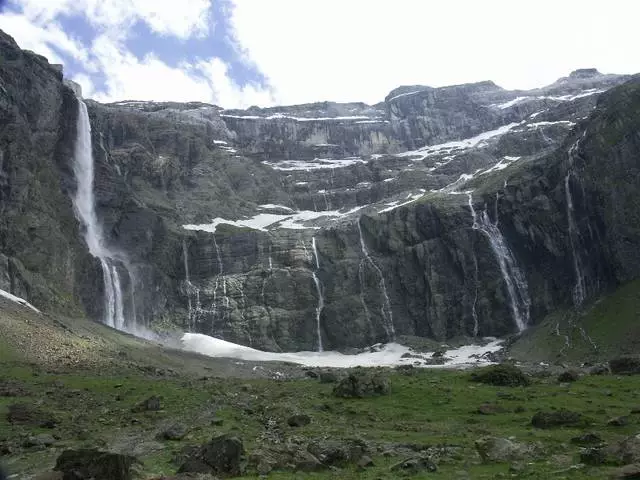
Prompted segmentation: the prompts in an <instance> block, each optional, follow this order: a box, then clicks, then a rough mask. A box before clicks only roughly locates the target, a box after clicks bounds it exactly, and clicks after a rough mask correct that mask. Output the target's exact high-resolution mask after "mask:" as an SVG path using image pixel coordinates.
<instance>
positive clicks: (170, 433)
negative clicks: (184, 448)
mask: <svg viewBox="0 0 640 480" xmlns="http://www.w3.org/2000/svg"><path fill="white" fill-rule="evenodd" d="M187 432H188V429H187V427H186V426H184V425H182V424H180V423H176V424H174V425H171V426H169V427H167V428H165V429H163V430H162V431H161V432H160V433H159V434H158V439H160V440H182V439H183V438H184V437H185V436H186V435H187Z"/></svg>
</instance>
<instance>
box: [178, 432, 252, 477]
mask: <svg viewBox="0 0 640 480" xmlns="http://www.w3.org/2000/svg"><path fill="white" fill-rule="evenodd" d="M244 453H245V451H244V445H243V443H242V440H240V439H239V438H238V437H234V436H231V435H221V436H219V437H215V438H213V439H212V440H211V441H210V442H208V443H206V444H204V445H202V446H201V447H199V448H196V449H194V450H193V451H192V452H191V453H190V454H189V455H188V456H187V458H186V460H185V461H184V463H183V464H182V466H181V467H180V469H179V470H178V473H212V474H215V475H218V476H220V477H224V478H229V477H233V476H239V475H241V474H242V473H243V471H244Z"/></svg>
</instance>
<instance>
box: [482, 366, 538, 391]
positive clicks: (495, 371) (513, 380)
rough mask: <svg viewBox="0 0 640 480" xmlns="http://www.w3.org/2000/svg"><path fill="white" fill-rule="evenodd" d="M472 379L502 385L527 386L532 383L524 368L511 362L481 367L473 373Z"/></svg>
mask: <svg viewBox="0 0 640 480" xmlns="http://www.w3.org/2000/svg"><path fill="white" fill-rule="evenodd" d="M471 380H473V381H474V382H479V383H485V384H487V385H496V386H500V387H519V386H523V387H526V386H527V385H529V384H530V383H531V382H530V381H529V379H528V378H527V376H526V375H525V374H524V372H523V371H522V370H520V369H519V368H518V367H516V366H515V365H511V364H509V363H501V364H500V365H492V366H490V367H485V368H480V369H478V370H477V371H475V372H473V373H472V374H471Z"/></svg>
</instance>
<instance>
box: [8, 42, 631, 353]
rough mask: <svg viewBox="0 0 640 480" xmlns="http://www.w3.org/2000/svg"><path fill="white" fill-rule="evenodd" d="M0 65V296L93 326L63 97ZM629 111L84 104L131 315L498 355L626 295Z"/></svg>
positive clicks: (264, 333)
mask: <svg viewBox="0 0 640 480" xmlns="http://www.w3.org/2000/svg"><path fill="white" fill-rule="evenodd" d="M0 54H1V55H2V58H3V62H2V63H1V64H0V80H1V81H2V89H0V94H1V95H3V96H2V97H1V101H2V103H1V104H0V106H1V107H2V117H0V122H1V123H0V128H2V130H1V131H2V133H1V134H0V145H1V146H2V148H1V149H0V152H1V156H0V209H1V210H2V212H3V215H2V219H1V220H0V221H1V222H2V224H1V225H2V227H1V228H0V242H1V243H0V253H2V256H0V282H4V283H3V285H5V286H4V287H2V286H0V288H3V289H5V290H9V291H12V292H15V293H16V294H20V295H21V296H24V297H26V298H27V299H28V300H29V301H30V302H32V303H34V304H36V305H37V306H42V307H46V308H55V309H67V310H74V309H75V310H76V311H79V310H82V309H84V310H85V311H86V312H87V313H88V314H89V315H90V316H92V317H94V318H96V319H99V318H101V316H102V315H103V312H102V311H101V309H102V307H101V302H100V301H96V299H98V298H101V295H102V288H103V286H102V284H101V277H100V273H99V269H97V268H96V265H95V261H92V260H91V258H90V257H89V255H88V253H87V251H86V247H84V245H83V242H82V239H81V236H80V232H79V227H78V225H77V222H76V220H75V217H74V214H73V210H72V207H71V201H70V200H69V198H70V196H71V195H72V194H73V192H74V191H75V188H76V186H75V183H74V178H73V175H72V172H71V171H70V167H69V165H70V161H71V157H72V155H73V145H74V140H75V128H74V125H75V118H76V113H75V112H76V105H75V98H74V95H73V93H72V92H71V91H70V90H69V89H67V88H66V87H65V86H64V85H63V83H62V76H61V74H60V71H59V70H58V69H56V68H54V67H52V66H50V65H48V64H47V62H46V61H45V60H44V59H42V58H41V57H38V56H36V55H34V54H30V53H28V52H22V51H20V50H19V49H18V48H17V46H16V45H15V44H14V43H13V42H12V41H11V40H10V39H9V38H8V37H6V36H4V37H2V43H1V44H0ZM625 82H626V83H625ZM24 85H33V88H30V89H29V90H28V92H25V91H24ZM617 85H620V86H617ZM616 86H617V87H616ZM613 87H615V88H613ZM639 98H640V87H639V85H638V81H637V79H635V78H631V79H630V78H629V77H625V76H617V75H602V74H600V73H598V72H597V71H594V70H590V69H589V70H578V71H576V72H573V73H572V74H571V75H569V76H568V77H566V78H563V79H560V80H558V81H557V82H555V83H554V84H552V85H549V86H547V87H544V88H542V89H537V90H532V91H507V90H504V89H501V88H500V87H498V86H496V85H495V84H493V83H492V82H481V83H477V84H470V85H460V86H453V87H444V88H430V87H425V86H413V87H400V88H399V89H396V90H394V91H393V92H391V93H390V94H389V95H388V96H387V98H386V99H385V101H384V102H382V103H380V104H377V105H373V106H369V105H365V104H361V103H352V104H335V103H317V104H310V105H299V106H291V107H276V108H269V109H260V108H257V107H252V108H250V109H248V110H222V109H220V108H218V107H216V106H214V105H207V104H202V103H188V104H178V103H152V102H134V101H131V102H119V103H115V104H108V105H104V104H99V103H96V102H87V103H88V108H89V115H90V121H91V127H92V132H93V137H92V140H93V154H94V161H95V195H96V199H97V205H96V207H97V212H98V217H99V220H100V222H101V223H102V225H103V227H104V231H105V236H106V238H107V239H108V242H109V243H110V245H111V246H112V247H113V248H115V249H117V250H118V251H120V252H122V255H123V256H125V257H126V258H127V262H128V264H129V265H130V266H131V270H132V272H133V273H132V275H131V279H132V283H131V285H130V287H131V289H130V290H131V302H130V303H129V305H131V306H130V307H128V309H129V311H128V312H126V313H127V317H128V318H129V319H130V320H129V321H132V320H131V319H132V318H133V319H135V321H136V322H138V323H140V324H144V325H145V326H152V327H153V328H176V327H178V328H182V329H188V330H192V331H197V332H202V333H207V334H211V335H215V336H219V337H223V338H225V339H227V340H231V341H234V342H238V343H243V344H248V345H252V346H254V347H257V348H262V349H268V350H300V349H314V350H315V349H319V348H320V347H321V346H322V347H324V348H325V349H335V348H345V347H360V346H366V345H369V344H372V343H375V342H379V341H388V340H390V339H393V338H395V337H396V336H399V335H419V336H428V337H432V338H437V339H446V338H451V337H456V336H461V335H464V336H488V335H503V334H507V333H510V332H513V331H517V330H518V329H519V328H523V327H526V326H527V325H531V324H533V323H535V322H537V321H538V320H539V319H541V318H542V317H543V316H544V315H545V314H546V313H548V312H550V311H552V310H554V309H557V308H560V307H565V306H568V305H572V304H573V305H575V306H578V307H580V306H581V305H582V304H583V303H584V302H586V301H588V300H589V299H590V298H594V296H596V295H597V294H599V293H600V292H602V291H604V290H607V289H611V288H615V287H616V286H617V285H619V284H620V283H623V282H626V281H628V280H630V279H633V278H636V277H637V276H638V267H636V265H637V264H638V263H637V262H634V261H633V260H635V259H636V258H635V257H636V256H637V253H636V252H637V251H638V249H637V244H638V241H640V236H639V235H638V233H639V229H640V219H639V218H638V217H637V211H638V210H637V208H634V207H635V206H636V205H637V203H638V201H639V199H640V192H638V190H637V186H635V185H634V179H635V176H633V175H632V173H633V172H635V171H636V170H637V169H638V161H637V160H638V154H637V152H638V151H640V145H639V142H640V140H639V138H638V133H637V132H638V128H637V127H638V121H639V120H638V118H640V117H638V115H637V105H638V99H639ZM43 106H44V107H46V108H43ZM634 106H635V110H634ZM5 212H6V213H5Z"/></svg>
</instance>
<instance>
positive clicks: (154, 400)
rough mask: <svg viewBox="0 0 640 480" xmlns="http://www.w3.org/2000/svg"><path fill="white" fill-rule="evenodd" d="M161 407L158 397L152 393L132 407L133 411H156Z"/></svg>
mask: <svg viewBox="0 0 640 480" xmlns="http://www.w3.org/2000/svg"><path fill="white" fill-rule="evenodd" d="M160 408H161V402H160V397H158V396H156V395H152V396H151V397H149V398H147V399H146V400H143V401H142V402H140V403H139V404H138V405H136V406H135V407H133V411H134V412H157V411H159V410H160Z"/></svg>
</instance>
